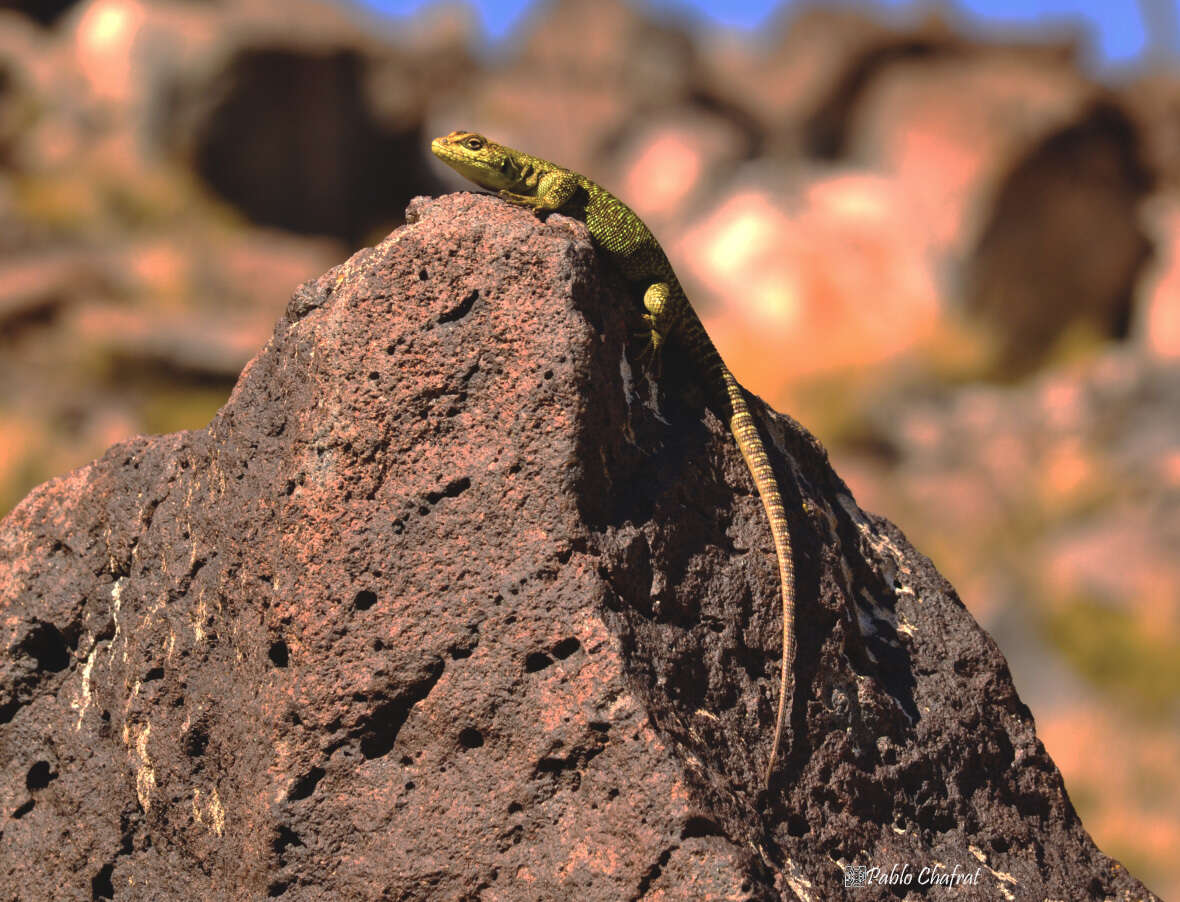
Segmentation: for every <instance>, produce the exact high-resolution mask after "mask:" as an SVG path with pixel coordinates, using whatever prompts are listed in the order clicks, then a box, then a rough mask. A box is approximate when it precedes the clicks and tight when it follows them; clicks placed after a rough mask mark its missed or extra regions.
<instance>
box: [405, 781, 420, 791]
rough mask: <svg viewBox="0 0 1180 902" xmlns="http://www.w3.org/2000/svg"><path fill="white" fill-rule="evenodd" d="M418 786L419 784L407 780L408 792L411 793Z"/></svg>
mask: <svg viewBox="0 0 1180 902" xmlns="http://www.w3.org/2000/svg"><path fill="white" fill-rule="evenodd" d="M417 785H418V784H417V783H415V782H414V781H413V780H406V792H410V791H411V790H412V789H414V788H415V787H417Z"/></svg>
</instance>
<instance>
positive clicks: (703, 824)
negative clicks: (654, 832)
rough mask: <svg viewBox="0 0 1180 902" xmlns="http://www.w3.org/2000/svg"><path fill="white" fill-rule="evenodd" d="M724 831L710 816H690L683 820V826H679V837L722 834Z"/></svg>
mask: <svg viewBox="0 0 1180 902" xmlns="http://www.w3.org/2000/svg"><path fill="white" fill-rule="evenodd" d="M724 835H725V833H724V831H723V830H722V829H721V825H720V824H718V823H717V822H716V821H715V820H713V819H712V818H707V817H701V816H699V815H698V816H696V817H690V818H689V819H688V820H686V821H685V822H684V826H683V827H681V828H680V838H681V839H690V838H692V837H696V836H724Z"/></svg>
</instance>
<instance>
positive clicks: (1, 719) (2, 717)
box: [0, 700, 20, 724]
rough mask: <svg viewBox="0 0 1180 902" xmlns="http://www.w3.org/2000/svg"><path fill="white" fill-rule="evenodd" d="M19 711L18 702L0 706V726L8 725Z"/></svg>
mask: <svg viewBox="0 0 1180 902" xmlns="http://www.w3.org/2000/svg"><path fill="white" fill-rule="evenodd" d="M19 710H20V702H18V701H15V700H13V701H11V702H9V703H8V704H6V705H0V724H3V723H8V722H9V721H10V720H12V718H13V717H14V716H15V715H16V712H17V711H19Z"/></svg>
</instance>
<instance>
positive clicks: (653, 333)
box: [643, 282, 675, 376]
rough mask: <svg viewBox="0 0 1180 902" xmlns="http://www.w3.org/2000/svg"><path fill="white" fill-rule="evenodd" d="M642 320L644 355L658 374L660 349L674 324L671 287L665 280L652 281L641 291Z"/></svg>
mask: <svg viewBox="0 0 1180 902" xmlns="http://www.w3.org/2000/svg"><path fill="white" fill-rule="evenodd" d="M643 308H644V309H645V310H646V311H647V312H646V313H645V314H643V321H644V322H645V323H646V324H647V347H646V348H644V351H643V354H644V357H648V358H650V360H651V368H652V370H653V372H655V374H656V375H657V376H658V375H659V371H660V351H662V350H663V348H664V342H665V340H666V339H667V338H668V334H669V333H670V332H671V331H672V326H673V325H674V322H673V319H674V313H675V311H674V309H673V304H672V289H671V287H670V286H669V285H668V283H667V282H653V283H652V284H651V285H649V286H648V287H647V291H645V292H644V293H643Z"/></svg>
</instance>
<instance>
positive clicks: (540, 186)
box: [500, 172, 578, 212]
mask: <svg viewBox="0 0 1180 902" xmlns="http://www.w3.org/2000/svg"><path fill="white" fill-rule="evenodd" d="M577 190H578V177H577V176H576V175H574V174H573V173H572V172H547V173H545V174H544V175H543V176H541V177H540V178H539V179H538V180H537V192H536V194H518V193H517V192H515V191H509V190H508V189H507V188H505V189H504V190H503V191H501V192H500V197H502V198H504V200H506V201H509V202H511V203H514V204H519V205H520V206H522V207H528V208H529V209H531V210H536V211H537V212H541V211H543V210H560V209H561V208H562V207H563V206H565V204H566V201H568V200H569V199H570V198H571V197H573V196H574V192H575V191H577Z"/></svg>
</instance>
